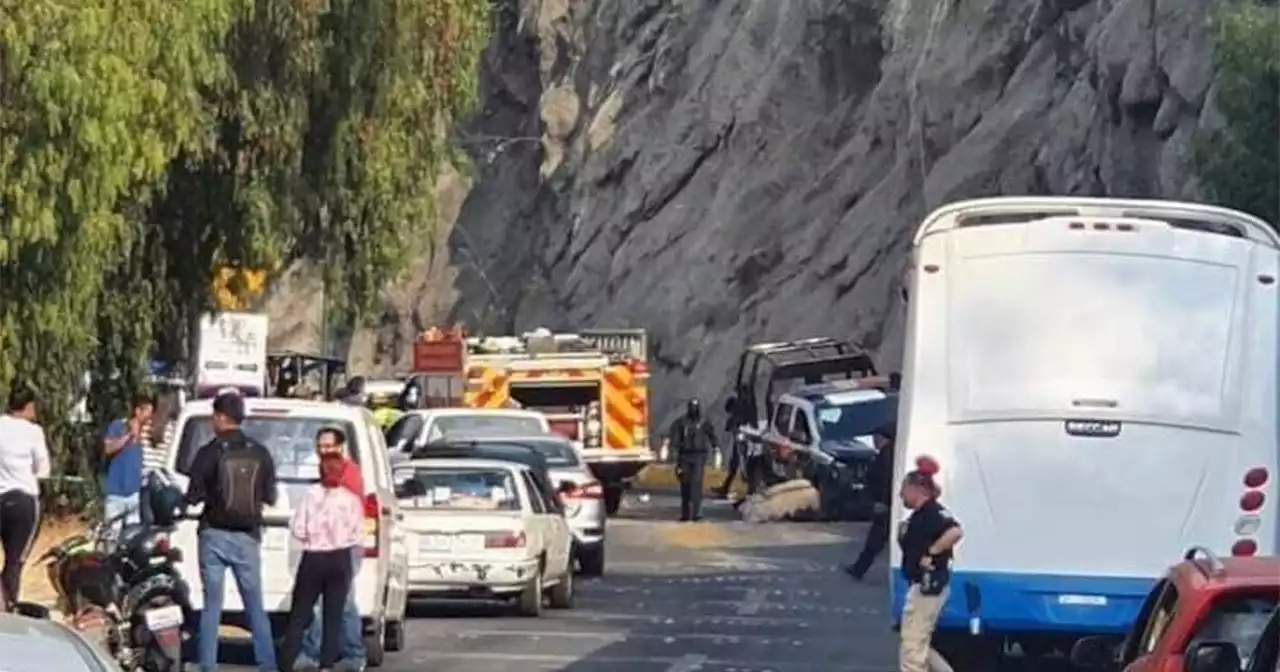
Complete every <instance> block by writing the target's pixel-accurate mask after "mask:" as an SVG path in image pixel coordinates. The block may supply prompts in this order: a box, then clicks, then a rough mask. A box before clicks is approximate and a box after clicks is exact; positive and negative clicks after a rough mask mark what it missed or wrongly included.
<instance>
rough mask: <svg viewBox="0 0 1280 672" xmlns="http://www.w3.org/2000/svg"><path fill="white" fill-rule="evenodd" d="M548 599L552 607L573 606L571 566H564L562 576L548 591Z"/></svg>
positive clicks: (564, 607)
mask: <svg viewBox="0 0 1280 672" xmlns="http://www.w3.org/2000/svg"><path fill="white" fill-rule="evenodd" d="M549 597H550V600H548V601H549V602H550V603H551V608H552V609H572V608H573V568H572V567H566V568H565V573H564V576H563V577H562V578H561V579H560V583H557V584H556V585H555V587H553V588H552V589H551V591H550V595H549Z"/></svg>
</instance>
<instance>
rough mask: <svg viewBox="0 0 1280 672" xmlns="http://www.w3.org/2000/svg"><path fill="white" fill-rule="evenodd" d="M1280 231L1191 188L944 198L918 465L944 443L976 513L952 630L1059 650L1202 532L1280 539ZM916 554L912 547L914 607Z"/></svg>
mask: <svg viewBox="0 0 1280 672" xmlns="http://www.w3.org/2000/svg"><path fill="white" fill-rule="evenodd" d="M1278 248H1280V238H1278V237H1277V235H1276V233H1275V232H1274V230H1273V229H1272V228H1271V227H1270V226H1268V225H1267V224H1266V223H1265V222H1263V221H1261V220H1259V219H1256V218H1254V217H1251V216H1249V215H1245V214H1242V213H1239V212H1234V211H1231V210H1226V209H1222V208H1216V207H1209V206H1203V205H1195V204H1189V203H1174V202H1163V201H1137V200H1112V199H1089V198H994V199H984V200H975V201H966V202H961V203H955V204H952V205H949V206H946V207H943V208H941V209H939V210H937V211H936V212H934V213H932V214H931V215H929V217H928V218H927V219H926V220H925V221H924V223H923V224H922V225H921V227H920V229H919V232H918V233H917V234H916V238H915V248H914V252H913V255H914V256H913V260H912V263H913V272H912V275H911V280H910V288H909V290H910V291H909V295H910V299H909V305H908V318H907V336H906V349H905V367H904V370H903V380H904V381H905V383H906V385H905V387H904V390H903V392H902V394H901V398H900V410H899V416H898V418H899V422H898V424H899V432H900V433H899V450H898V454H897V464H896V470H897V475H898V476H899V477H901V475H902V474H903V473H904V472H906V471H907V470H909V469H911V468H912V467H913V465H914V463H915V460H916V458H917V457H918V456H920V455H923V454H928V455H931V456H933V457H934V458H936V459H937V460H938V462H939V463H940V464H941V467H942V470H941V473H940V474H939V478H940V485H941V487H942V490H943V495H942V501H943V502H944V503H945V504H946V505H947V506H948V507H949V508H951V510H952V511H953V512H954V513H955V514H956V516H957V518H958V519H959V520H960V521H961V522H962V523H963V525H964V529H965V538H964V540H963V541H962V542H961V544H960V547H959V549H958V551H957V554H956V566H955V575H954V580H953V583H952V588H951V598H950V602H949V603H948V604H947V606H946V609H945V610H944V612H943V616H942V619H941V621H940V623H939V632H940V633H941V634H942V636H941V637H940V639H941V640H943V641H946V639H947V634H948V633H961V632H966V633H967V632H969V631H970V629H971V628H975V629H977V630H979V631H980V632H982V633H985V634H987V635H992V637H984V638H977V639H963V640H959V639H957V640H956V641H960V642H963V643H964V644H974V643H978V642H982V643H983V644H984V645H985V646H987V647H990V649H994V648H995V643H997V642H1003V643H1008V642H1010V641H1017V642H1019V643H1020V644H1021V645H1022V647H1021V648H1022V649H1023V650H1024V651H1027V652H1028V653H1038V652H1042V651H1047V650H1048V649H1051V648H1059V647H1061V646H1063V645H1066V644H1067V643H1069V642H1070V641H1071V640H1072V639H1073V638H1074V637H1076V636H1078V635H1080V634H1085V633H1122V632H1124V631H1126V629H1127V628H1128V626H1129V624H1130V623H1131V622H1132V621H1133V620H1134V618H1135V616H1136V613H1137V611H1138V608H1139V606H1140V604H1141V601H1142V599H1143V597H1144V596H1145V595H1146V593H1147V591H1148V589H1149V588H1150V587H1151V585H1152V583H1153V581H1154V580H1155V578H1156V577H1158V576H1159V574H1160V573H1161V572H1162V570H1163V569H1164V568H1165V567H1167V566H1168V565H1169V564H1170V563H1172V562H1175V561H1176V560H1177V559H1178V558H1180V557H1182V555H1181V554H1182V553H1183V552H1184V551H1185V550H1186V549H1187V548H1189V547H1191V546H1195V545H1199V546H1206V547H1208V548H1211V549H1213V550H1214V551H1215V552H1220V553H1222V554H1224V555H1226V554H1235V555H1252V554H1261V555H1265V554H1273V553H1276V551H1277V540H1278V530H1277V525H1280V522H1278V521H1280V518H1277V516H1276V514H1275V513H1274V508H1275V504H1274V502H1275V499H1276V497H1277V496H1280V491H1277V488H1276V479H1277V477H1278V475H1277V474H1276V471H1277V464H1276V462H1277V456H1278V454H1280V448H1278V447H1277V446H1278V444H1277V440H1278V436H1277V434H1278V431H1280V430H1278V428H1277V419H1276V415H1277V398H1276V381H1277V370H1278V364H1280V362H1278V361H1277V349H1280V335H1278V334H1277V324H1278V323H1280V310H1278V309H1280V298H1278V297H1277V291H1278V288H1277V285H1276V279H1277V277H1278V276H1280V251H1278ZM1247 491H1256V492H1257V493H1260V494H1261V495H1262V496H1263V498H1264V499H1265V502H1261V501H1260V500H1259V499H1258V496H1257V495H1256V494H1255V495H1251V496H1250V497H1249V498H1244V494H1245V493H1246V492H1247ZM896 506H897V507H898V508H897V510H896V511H895V520H901V518H902V517H903V515H905V513H906V512H904V511H902V510H901V504H900V503H899V504H897V505H896ZM894 533H895V537H894V538H896V530H895V531H894ZM900 564H901V553H900V552H899V550H898V549H897V548H896V547H895V548H894V549H893V551H892V554H891V565H892V566H893V567H894V582H893V588H892V593H893V603H894V614H895V618H897V617H898V616H896V615H898V614H901V610H902V599H903V594H904V592H905V586H904V584H903V582H902V578H901V576H900V574H899V572H898V571H897V568H898V567H899V566H900ZM972 618H976V619H977V620H976V621H974V620H971V619H972Z"/></svg>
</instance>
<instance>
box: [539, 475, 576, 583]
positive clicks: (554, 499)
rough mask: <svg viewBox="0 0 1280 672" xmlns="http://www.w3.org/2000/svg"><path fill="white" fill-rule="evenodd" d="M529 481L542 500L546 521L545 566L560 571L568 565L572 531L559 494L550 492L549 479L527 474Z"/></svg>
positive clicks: (553, 491)
mask: <svg viewBox="0 0 1280 672" xmlns="http://www.w3.org/2000/svg"><path fill="white" fill-rule="evenodd" d="M529 480H530V482H532V483H533V487H534V489H535V490H536V491H537V493H538V495H539V496H540V497H541V498H542V505H543V507H544V508H545V509H546V511H547V513H546V515H545V517H546V519H547V545H548V548H547V564H548V566H550V567H553V568H555V571H557V572H558V571H560V570H562V569H563V568H564V567H566V566H567V565H568V563H569V553H570V547H571V546H572V544H573V542H572V539H573V531H572V530H571V529H569V521H568V519H567V518H565V516H564V505H563V504H562V503H561V501H560V494H559V493H558V492H556V491H555V490H552V489H551V488H552V485H551V480H550V478H536V477H534V476H533V475H532V473H530V474H529Z"/></svg>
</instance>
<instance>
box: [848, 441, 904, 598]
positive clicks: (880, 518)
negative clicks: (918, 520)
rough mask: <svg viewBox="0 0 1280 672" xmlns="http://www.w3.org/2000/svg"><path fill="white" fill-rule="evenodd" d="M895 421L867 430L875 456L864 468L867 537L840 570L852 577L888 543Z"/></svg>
mask: <svg viewBox="0 0 1280 672" xmlns="http://www.w3.org/2000/svg"><path fill="white" fill-rule="evenodd" d="M897 434H898V432H897V425H896V424H895V423H893V422H890V423H888V424H885V425H883V426H881V427H879V428H877V429H876V430H875V431H874V432H872V433H871V437H872V440H874V441H875V442H876V450H877V451H879V452H877V453H876V457H875V460H874V461H873V462H872V463H871V468H870V469H868V470H867V489H868V490H869V491H870V493H869V494H870V495H871V500H872V507H873V509H872V512H871V526H870V527H869V528H868V529H867V538H866V540H864V541H863V542H862V552H861V553H859V554H858V559H857V560H855V561H854V562H853V564H851V565H848V566H846V567H845V568H844V571H845V572H847V573H848V574H849V576H852V577H853V578H854V579H856V580H858V581H861V580H862V577H864V576H866V574H867V570H869V569H871V563H873V562H875V561H876V556H878V555H880V554H881V553H883V552H884V549H885V546H888V545H889V510H890V508H891V506H892V504H893V493H894V487H893V486H894V482H893V452H894V443H893V442H894V440H895V439H896V438H897Z"/></svg>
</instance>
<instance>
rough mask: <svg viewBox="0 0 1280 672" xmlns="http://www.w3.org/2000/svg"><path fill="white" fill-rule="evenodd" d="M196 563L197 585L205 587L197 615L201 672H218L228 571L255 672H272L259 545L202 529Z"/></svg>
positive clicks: (271, 642) (244, 537) (272, 651)
mask: <svg viewBox="0 0 1280 672" xmlns="http://www.w3.org/2000/svg"><path fill="white" fill-rule="evenodd" d="M199 562H200V582H201V583H202V584H204V585H203V586H202V587H203V588H204V611H202V612H200V631H199V634H198V639H197V644H198V646H199V660H200V669H201V670H202V672H214V671H215V670H217V669H218V627H219V626H220V625H222V598H223V595H224V594H225V590H226V578H227V570H228V569H230V570H231V575H232V576H233V577H234V578H235V580H236V587H237V588H239V589H240V597H241V599H242V600H243V601H244V613H245V617H246V618H248V620H249V629H250V631H251V632H252V634H253V657H254V659H255V660H256V661H257V663H258V669H259V670H262V671H263V672H268V671H271V672H274V670H275V669H276V647H275V640H274V637H273V634H272V632H271V621H269V620H267V611H266V608H265V607H264V606H263V604H262V542H260V541H258V540H257V539H254V538H253V537H252V536H250V535H248V534H246V533H244V532H230V531H228V530H215V529H210V528H205V529H203V530H200V541H199Z"/></svg>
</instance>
